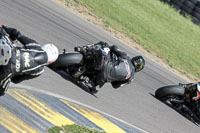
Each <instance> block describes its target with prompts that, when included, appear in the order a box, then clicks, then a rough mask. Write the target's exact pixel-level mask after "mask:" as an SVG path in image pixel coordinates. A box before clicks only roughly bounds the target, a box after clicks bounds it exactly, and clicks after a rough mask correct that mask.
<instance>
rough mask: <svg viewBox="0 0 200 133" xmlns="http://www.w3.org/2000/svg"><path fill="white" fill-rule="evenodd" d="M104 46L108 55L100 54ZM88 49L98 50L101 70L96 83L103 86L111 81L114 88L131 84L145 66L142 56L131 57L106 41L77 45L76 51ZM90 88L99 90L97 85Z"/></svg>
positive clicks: (98, 65)
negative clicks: (136, 74)
mask: <svg viewBox="0 0 200 133" xmlns="http://www.w3.org/2000/svg"><path fill="white" fill-rule="evenodd" d="M99 46H100V47H99ZM102 48H104V51H105V55H106V56H105V55H98V53H101V52H98V51H101V50H102ZM106 48H109V49H106ZM86 49H90V50H93V51H96V56H95V57H96V60H97V67H96V70H98V71H99V72H98V73H97V78H96V83H95V85H96V86H97V85H99V87H102V86H103V85H104V84H105V83H106V82H110V83H111V84H112V86H113V88H118V87H121V86H123V85H125V84H129V83H130V82H131V81H132V80H133V78H134V75H135V73H136V72H139V71H141V70H142V69H143V68H144V66H145V60H144V59H143V57H142V56H136V57H133V58H130V57H129V56H128V55H127V54H126V53H125V52H122V51H120V50H119V48H118V47H117V46H116V45H112V46H109V45H108V44H107V43H106V42H102V41H100V42H99V43H96V44H92V45H87V46H83V47H75V51H77V52H80V53H86V51H87V50H86ZM109 50H110V51H109ZM108 51H109V52H108ZM106 53H107V54H106ZM108 53H113V54H108ZM102 59H104V60H105V61H104V63H103V64H101V63H102V62H101V60H102ZM90 89H91V90H90V91H91V92H94V93H95V92H97V91H98V89H97V88H96V87H94V88H90Z"/></svg>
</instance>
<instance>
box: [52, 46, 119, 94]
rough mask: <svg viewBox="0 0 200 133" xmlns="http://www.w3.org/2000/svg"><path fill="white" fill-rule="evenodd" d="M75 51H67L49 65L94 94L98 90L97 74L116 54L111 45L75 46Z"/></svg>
mask: <svg viewBox="0 0 200 133" xmlns="http://www.w3.org/2000/svg"><path fill="white" fill-rule="evenodd" d="M74 51H75V52H66V50H65V49H64V51H63V53H62V54H60V55H59V56H58V59H57V60H56V62H54V63H53V64H51V65H49V66H48V67H49V68H50V69H52V70H54V71H55V72H57V73H59V74H60V75H62V76H63V77H64V78H65V79H67V80H70V81H71V82H73V83H74V84H76V85H78V86H79V87H81V88H83V89H84V90H85V91H87V92H89V93H91V94H94V93H96V92H98V90H97V86H98V85H99V86H100V87H102V85H100V84H98V82H97V74H98V72H99V71H100V69H101V67H102V65H103V64H104V63H105V62H106V59H107V58H108V56H112V57H114V58H116V57H115V56H114V54H111V53H110V52H109V51H110V49H109V47H102V46H99V45H97V46H94V45H87V46H83V47H80V46H78V47H75V48H74Z"/></svg>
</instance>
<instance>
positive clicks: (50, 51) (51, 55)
mask: <svg viewBox="0 0 200 133" xmlns="http://www.w3.org/2000/svg"><path fill="white" fill-rule="evenodd" d="M42 49H43V50H44V51H45V52H46V53H47V56H48V62H47V64H51V63H53V62H55V61H56V60H57V58H58V54H59V52H58V48H57V47H56V46H55V45H54V44H45V45H43V46H42Z"/></svg>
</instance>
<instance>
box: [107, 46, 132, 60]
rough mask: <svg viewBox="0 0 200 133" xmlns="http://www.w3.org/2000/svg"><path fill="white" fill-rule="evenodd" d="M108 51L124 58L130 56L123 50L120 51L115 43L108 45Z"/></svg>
mask: <svg viewBox="0 0 200 133" xmlns="http://www.w3.org/2000/svg"><path fill="white" fill-rule="evenodd" d="M110 51H111V52H113V53H114V54H115V55H117V56H118V57H122V58H124V59H130V57H129V56H128V55H127V54H126V53H125V52H122V51H121V50H120V49H119V48H118V47H117V46H116V45H112V46H110Z"/></svg>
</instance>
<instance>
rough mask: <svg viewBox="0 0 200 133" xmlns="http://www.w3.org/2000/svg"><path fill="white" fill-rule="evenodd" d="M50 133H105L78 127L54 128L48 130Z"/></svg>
mask: <svg viewBox="0 0 200 133" xmlns="http://www.w3.org/2000/svg"><path fill="white" fill-rule="evenodd" d="M48 132H49V133H105V132H99V131H97V130H94V129H89V128H86V127H83V126H78V125H75V124H74V125H66V126H62V127H57V126H56V127H53V128H50V129H49V130H48Z"/></svg>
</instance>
